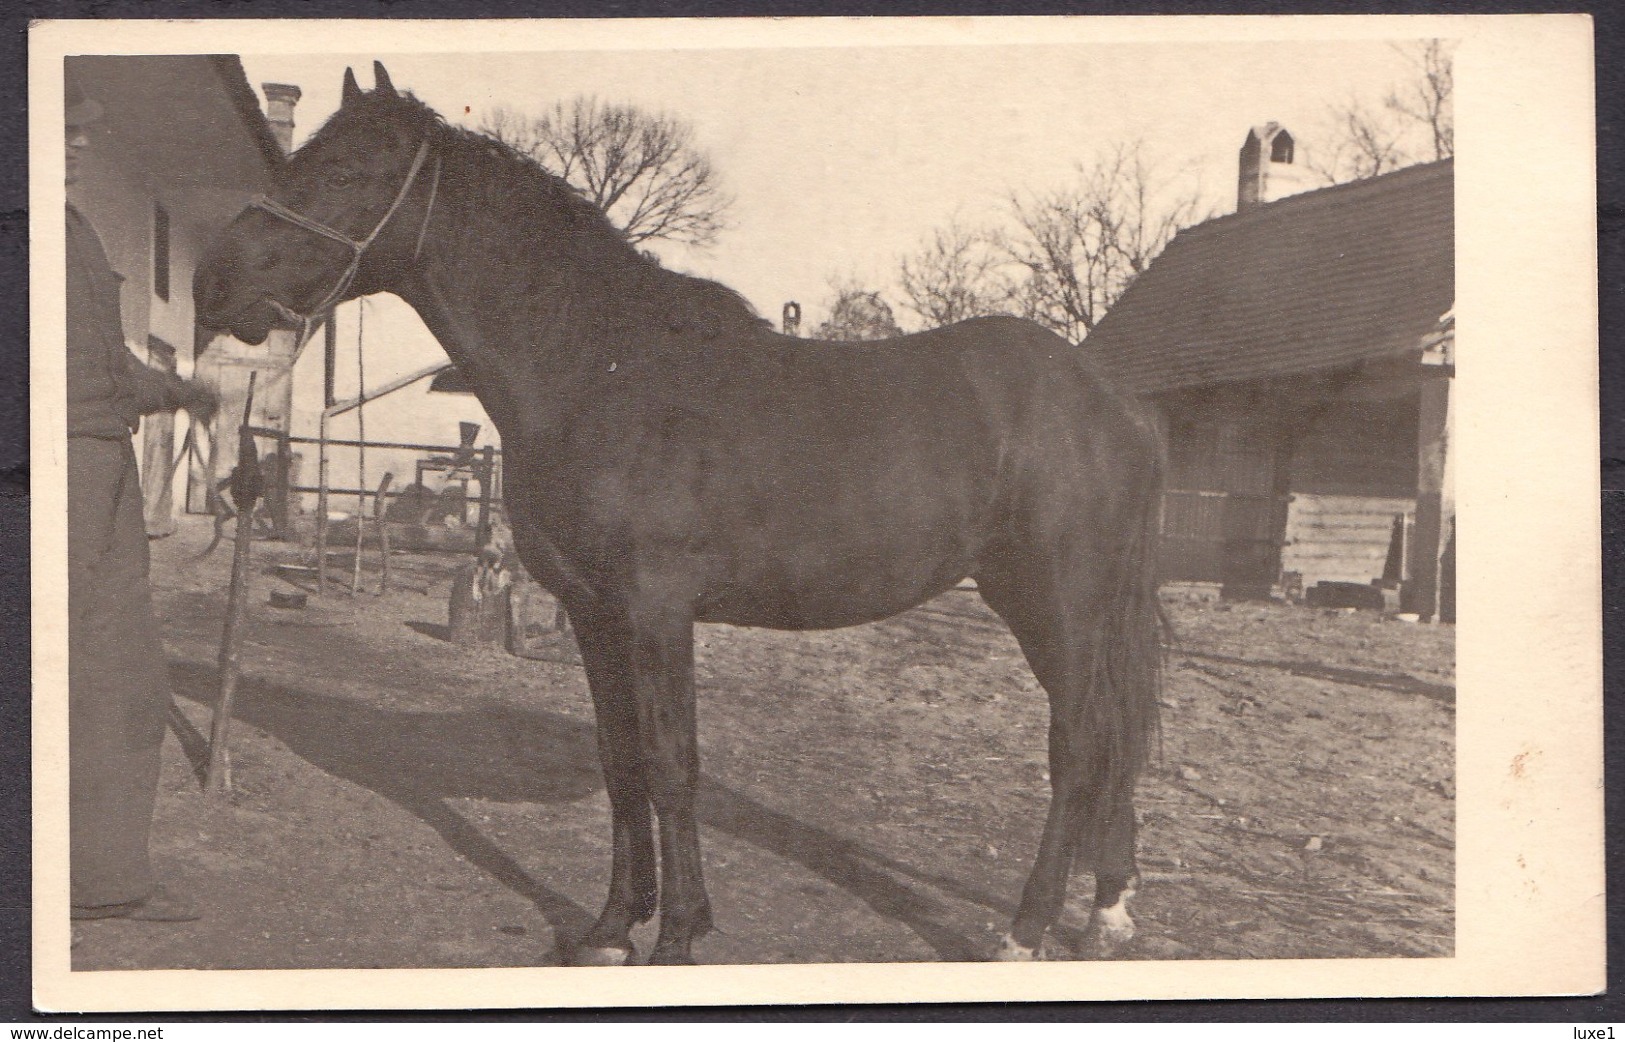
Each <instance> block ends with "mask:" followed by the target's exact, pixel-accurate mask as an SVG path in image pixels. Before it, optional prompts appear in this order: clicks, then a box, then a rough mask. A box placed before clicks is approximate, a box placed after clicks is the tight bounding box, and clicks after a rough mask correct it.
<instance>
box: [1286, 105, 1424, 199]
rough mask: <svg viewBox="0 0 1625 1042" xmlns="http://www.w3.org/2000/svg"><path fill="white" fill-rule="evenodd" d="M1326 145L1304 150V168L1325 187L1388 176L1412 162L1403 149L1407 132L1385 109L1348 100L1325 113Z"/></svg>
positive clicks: (1324, 136)
mask: <svg viewBox="0 0 1625 1042" xmlns="http://www.w3.org/2000/svg"><path fill="white" fill-rule="evenodd" d="M1327 124H1328V128H1327V130H1326V132H1325V134H1324V135H1323V137H1322V140H1323V141H1325V142H1326V144H1324V145H1322V146H1319V147H1315V148H1310V149H1306V150H1305V159H1304V165H1305V166H1307V167H1308V168H1309V170H1310V172H1311V173H1313V174H1314V175H1315V176H1317V177H1319V178H1320V179H1321V180H1323V181H1325V182H1326V183H1327V184H1333V185H1335V184H1342V183H1343V182H1345V181H1360V180H1364V179H1365V178H1368V177H1376V176H1378V175H1379V174H1386V173H1390V172H1392V171H1394V170H1398V169H1399V168H1400V167H1402V166H1411V165H1413V164H1414V163H1415V162H1416V160H1415V159H1414V158H1413V157H1412V155H1411V153H1410V152H1409V151H1408V150H1407V149H1406V147H1405V138H1406V137H1407V133H1408V129H1409V128H1407V127H1406V126H1405V125H1404V124H1403V123H1401V122H1400V121H1398V120H1395V119H1394V118H1393V117H1392V113H1391V112H1390V111H1389V110H1388V109H1387V108H1386V107H1384V108H1376V107H1374V106H1372V105H1369V104H1367V103H1366V102H1364V101H1362V100H1360V99H1359V98H1350V99H1349V100H1348V101H1346V102H1343V103H1342V104H1340V105H1336V106H1333V107H1332V109H1331V110H1330V111H1329V112H1328V119H1327Z"/></svg>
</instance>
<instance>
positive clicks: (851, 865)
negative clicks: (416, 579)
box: [171, 662, 1079, 961]
mask: <svg viewBox="0 0 1625 1042" xmlns="http://www.w3.org/2000/svg"><path fill="white" fill-rule="evenodd" d="M172 675H173V681H174V688H175V691H176V693H177V694H179V695H180V696H182V697H184V698H186V699H188V700H190V701H193V702H196V703H199V704H202V705H211V704H212V703H213V701H214V693H215V691H216V689H217V684H218V674H217V673H216V672H215V670H214V669H212V668H209V667H205V666H203V665H201V664H198V663H188V662H176V663H174V664H173V665H172ZM235 716H236V719H237V720H238V721H241V722H242V723H244V724H247V725H250V726H253V727H256V728H259V729H260V730H262V731H265V732H267V733H268V734H270V735H271V736H273V737H274V738H276V739H277V740H278V741H279V742H281V743H282V744H283V745H285V746H287V748H288V749H289V750H291V751H292V752H293V753H294V754H295V755H297V756H299V757H301V758H302V759H304V760H306V761H307V762H309V763H310V764H312V765H313V766H315V767H318V768H320V769H321V770H323V771H325V772H327V773H328V774H330V775H333V776H335V777H338V778H342V779H344V780H346V781H349V782H352V783H354V784H357V785H361V786H364V787H366V788H368V789H371V790H372V791H373V792H376V793H378V794H379V795H380V796H383V797H384V798H386V799H388V800H390V801H391V802H393V803H395V804H396V805H398V806H400V807H401V808H403V809H404V810H406V811H408V812H409V813H411V814H413V815H414V816H416V817H417V818H419V819H420V820H422V821H423V822H424V823H426V824H427V825H429V826H430V827H431V828H433V829H434V830H435V831H436V832H437V833H439V835H440V836H441V838H442V839H443V840H444V841H445V842H446V844H447V845H448V846H449V847H450V848H451V849H452V850H454V851H455V852H456V853H458V854H460V855H462V856H463V857H464V858H466V859H467V860H468V861H469V862H470V863H472V864H474V865H476V866H478V867H479V868H480V869H481V870H483V871H485V872H486V873H488V874H489V875H490V876H491V877H492V878H493V879H495V880H497V881H498V882H500V883H501V884H502V885H503V886H505V887H507V888H508V889H509V890H511V891H513V892H514V893H516V894H518V895H520V896H521V897H524V898H525V899H527V900H529V901H531V902H533V903H534V904H535V905H536V907H537V909H538V910H539V911H540V912H541V913H542V915H543V916H544V917H545V918H546V919H547V920H548V922H549V923H550V924H551V925H552V927H553V929H554V933H555V936H556V937H558V938H559V939H560V940H559V944H560V945H561V946H563V947H565V948H566V950H567V948H568V945H569V944H570V943H571V942H572V941H573V940H574V939H575V938H578V937H580V936H581V935H582V934H583V933H585V931H586V930H587V928H588V927H589V926H590V925H591V922H592V919H593V915H592V914H591V913H590V912H589V911H588V910H587V909H585V908H582V907H581V906H580V905H578V904H576V903H575V902H574V901H571V900H570V899H569V898H567V897H565V896H564V895H563V894H560V893H558V892H557V891H555V890H552V889H550V888H549V887H548V886H546V885H545V884H544V883H543V882H541V881H540V880H537V879H535V878H534V877H533V876H531V875H530V874H529V873H528V872H526V871H525V869H524V868H523V867H522V866H520V865H519V864H518V863H516V862H515V861H514V860H513V859H512V858H511V857H509V856H508V855H507V854H506V853H504V852H503V851H502V850H501V849H500V848H498V847H497V846H496V845H495V844H493V843H492V842H490V841H489V840H488V839H487V838H486V837H485V836H484V835H483V834H482V833H481V832H480V830H479V829H478V828H477V827H475V826H474V825H472V824H470V823H469V822H468V821H467V820H466V819H465V818H463V816H462V815H461V814H459V813H458V812H457V811H456V809H454V808H453V807H452V806H451V805H450V804H449V803H448V802H447V801H448V800H452V799H479V800H486V801H492V802H507V803H568V802H574V801H577V800H580V799H583V798H585V797H587V796H590V795H592V794H593V793H595V792H597V791H598V790H599V789H601V788H602V785H603V782H602V776H601V774H600V771H599V767H598V756H597V746H596V738H595V735H594V731H593V728H592V726H591V724H590V723H588V722H586V721H583V720H577V719H572V718H570V717H567V716H563V715H560V714H557V713H551V712H546V711H534V710H519V709H510V708H506V707H501V706H490V705H487V706H481V707H479V708H475V709H470V710H459V711H455V712H418V711H403V710H389V709H383V708H379V707H377V706H374V705H368V704H366V703H363V702H358V701H355V700H351V699H344V698H335V697H331V696H325V695H318V694H314V693H312V692H309V691H303V690H299V689H297V688H293V687H289V686H285V685H281V684H274V683H270V682H267V681H264V680H260V679H256V678H253V677H244V678H243V680H242V683H241V686H240V687H239V688H238V692H237V709H236V714H235ZM171 722H172V723H173V724H174V725H175V728H176V733H177V736H178V737H179V738H180V741H181V744H182V747H183V748H184V749H185V751H186V753H187V756H188V757H189V758H190V760H191V762H192V765H193V770H194V772H195V773H196V774H197V776H198V778H199V779H200V780H201V778H202V777H203V773H204V769H205V766H206V761H207V743H206V741H205V739H204V737H203V736H202V735H201V734H199V733H198V732H197V731H196V730H195V729H194V728H192V726H191V725H190V723H188V722H187V721H186V719H185V717H184V716H182V715H181V714H180V713H178V712H176V713H174V714H172V718H171ZM699 810H700V820H701V822H702V823H703V824H704V825H705V826H706V827H708V828H713V829H719V830H721V831H723V832H726V833H728V834H730V835H732V836H734V837H736V838H738V839H740V840H743V841H745V842H747V843H750V844H752V845H754V846H756V847H758V848H759V849H761V850H763V851H766V852H768V853H771V854H773V855H776V856H778V857H781V858H786V859H788V860H791V861H794V862H796V863H797V864H800V865H802V866H803V867H805V868H806V869H807V870H808V871H810V872H813V873H815V874H817V875H819V876H821V877H823V878H824V879H825V880H827V881H828V882H830V883H832V884H833V885H835V886H838V887H840V888H841V889H843V890H845V891H847V892H848V893H850V894H852V895H853V896H854V897H856V898H857V899H859V900H861V901H863V902H864V903H865V904H867V905H868V906H869V907H870V908H872V909H873V910H874V911H875V912H876V913H877V914H878V915H881V916H884V917H885V918H887V919H891V920H893V921H896V922H898V923H901V924H903V925H904V926H906V927H907V928H908V929H910V930H912V931H913V932H914V933H916V934H917V935H918V936H919V937H920V938H921V939H922V940H924V941H925V942H926V943H927V944H928V945H930V947H931V948H932V949H933V950H934V951H935V952H936V954H937V956H938V957H939V958H941V959H943V960H947V961H971V960H976V959H980V958H983V957H985V956H986V954H987V953H986V952H983V951H982V950H981V946H980V945H979V944H978V943H976V942H975V941H974V940H973V939H971V938H968V937H966V936H964V935H963V934H962V933H960V932H959V931H958V930H956V929H955V928H954V927H952V926H950V925H949V924H948V920H949V913H948V909H946V908H945V907H944V906H943V905H942V904H941V903H940V902H939V901H937V900H935V899H933V898H932V897H931V896H929V895H927V894H925V893H922V892H921V891H920V890H919V889H917V888H915V887H913V886H910V885H909V884H908V883H906V882H904V881H903V880H904V879H906V880H912V881H915V882H918V883H923V884H927V885H929V886H931V887H934V888H936V889H938V890H939V891H941V892H942V893H945V894H948V895H950V896H952V897H954V898H957V899H959V900H963V901H968V902H971V903H975V904H978V905H982V906H984V907H986V908H988V909H991V910H993V911H995V912H998V913H1000V914H1003V915H1006V916H1008V915H1009V914H1010V913H1011V912H1012V911H1013V908H1012V906H1011V905H1010V904H1009V903H1007V902H1005V901H1003V900H1000V899H998V898H996V897H994V896H992V895H989V894H987V893H984V892H981V891H979V890H977V889H975V888H972V887H968V886H966V885H965V884H963V883H962V882H960V881H958V880H955V879H951V878H947V877H944V876H940V875H935V874H932V873H929V872H925V871H922V870H919V869H916V868H913V867H911V866H908V865H904V864H902V863H899V862H897V861H895V860H893V859H890V858H887V857H884V856H883V855H880V854H878V853H876V852H875V851H873V850H870V849H868V848H867V847H865V846H863V845H862V844H859V843H856V842H854V841H852V840H849V839H845V838H842V837H840V836H837V835H835V834H832V833H830V832H827V831H825V830H823V829H820V828H816V827H814V826H811V825H808V824H806V823H805V822H802V821H799V820H797V819H796V818H794V817H791V816H790V815H788V814H785V813H783V812H782V811H778V810H774V809H772V808H770V807H766V806H764V805H762V804H761V803H759V802H757V801H756V800H753V799H751V798H750V797H748V796H745V795H743V794H741V793H739V792H737V791H735V790H733V789H731V788H729V787H728V786H726V785H723V784H721V783H719V782H717V781H716V780H715V779H712V778H703V779H702V781H701V787H700V794H699ZM603 871H604V877H605V879H606V880H607V878H608V874H609V865H608V863H607V862H606V863H605V865H604V866H603ZM898 877H902V878H901V879H899V878H898ZM1058 940H1060V941H1062V943H1065V944H1069V945H1072V946H1076V944H1077V943H1078V941H1079V938H1078V937H1077V936H1075V935H1074V933H1073V932H1072V931H1064V930H1063V931H1060V936H1059V937H1058Z"/></svg>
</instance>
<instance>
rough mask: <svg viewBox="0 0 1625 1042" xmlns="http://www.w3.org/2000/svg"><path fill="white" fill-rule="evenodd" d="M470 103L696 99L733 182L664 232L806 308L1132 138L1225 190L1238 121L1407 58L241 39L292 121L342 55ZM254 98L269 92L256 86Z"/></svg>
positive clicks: (699, 269)
mask: <svg viewBox="0 0 1625 1042" xmlns="http://www.w3.org/2000/svg"><path fill="white" fill-rule="evenodd" d="M375 57H379V58H382V59H383V60H384V61H385V64H386V65H387V66H388V68H389V71H390V74H391V77H392V78H393V80H394V82H395V84H396V86H397V87H400V88H402V89H409V90H411V91H413V92H414V93H416V94H417V95H418V96H419V97H420V98H422V99H423V100H424V101H426V102H427V103H428V104H429V105H431V106H433V107H434V108H435V109H436V110H438V111H439V112H440V113H441V114H442V115H445V116H446V117H447V118H449V119H451V120H453V121H454V122H462V123H466V124H470V125H472V124H476V123H478V121H479V118H480V116H481V115H482V114H483V113H485V112H487V111H489V110H490V109H491V108H492V107H493V106H495V105H499V104H506V105H510V106H513V107H516V108H519V109H521V110H529V111H536V112H539V111H540V110H541V109H543V108H544V107H546V106H548V105H550V104H551V103H553V102H554V101H557V100H560V99H566V98H569V97H572V96H574V95H576V94H596V95H598V96H599V97H601V98H604V99H607V100H615V101H627V102H631V103H633V104H636V105H638V106H640V107H644V108H647V109H651V110H664V111H667V112H671V113H673V114H675V115H678V116H681V117H683V118H684V119H687V120H689V121H690V122H691V123H692V124H693V125H694V128H695V131H696V137H697V140H698V142H699V143H700V144H701V145H702V146H704V147H705V148H706V149H708V150H709V152H710V154H711V156H712V158H713V160H714V162H715V165H716V167H717V169H718V170H719V172H720V173H721V175H722V177H723V179H724V182H725V185H726V188H727V190H728V192H729V193H730V194H732V195H733V196H734V197H735V199H736V202H735V204H734V207H733V209H732V211H731V222H732V226H731V227H730V228H729V230H727V231H726V232H725V233H724V234H723V235H722V237H721V238H720V240H719V242H718V244H717V245H716V246H715V247H714V248H713V249H712V250H711V251H709V252H707V253H696V252H694V251H689V250H683V249H675V248H672V247H670V246H665V245H662V246H660V248H659V252H660V253H661V255H662V257H663V258H664V259H665V260H666V261H667V263H668V264H669V265H671V266H673V267H678V268H681V269H684V270H688V271H692V272H695V273H697V274H702V275H707V276H709V277H712V278H716V279H719V280H721V281H723V282H725V283H727V284H728V285H731V286H733V287H734V288H735V289H737V290H739V291H740V292H742V293H743V294H744V295H745V296H746V297H747V298H748V299H749V300H750V301H751V302H752V303H754V304H755V305H756V307H757V308H758V309H759V310H760V311H761V312H762V314H763V315H766V316H768V317H771V318H775V319H776V318H777V316H778V314H779V308H780V305H781V304H782V303H783V302H784V301H785V300H790V299H797V300H801V301H802V302H803V303H804V304H805V305H806V306H807V308H808V317H809V319H811V318H813V317H814V315H813V311H814V310H815V309H816V307H817V304H818V303H819V301H821V300H822V299H823V297H824V296H825V295H826V288H827V282H828V279H829V277H830V276H831V275H838V274H855V275H857V276H859V277H860V278H863V279H865V280H866V281H868V282H871V283H874V284H879V285H884V284H885V283H887V282H888V281H889V280H890V278H891V277H892V274H893V271H894V270H895V267H896V262H897V258H898V257H899V256H901V255H902V254H904V253H905V252H907V251H909V250H911V249H913V248H914V247H915V246H916V245H917V244H918V243H919V242H920V241H921V239H922V238H924V237H926V236H928V235H929V234H930V232H931V229H932V228H933V227H935V226H937V225H940V224H942V223H944V222H945V221H947V220H948V219H950V218H952V217H954V216H955V215H956V214H957V215H959V216H961V217H963V218H964V219H966V220H969V221H971V222H976V221H979V220H981V219H984V218H990V217H996V216H997V214H998V212H999V209H1000V207H1001V206H1002V204H1003V200H1004V199H1005V197H1006V196H1007V195H1008V193H1009V192H1010V191H1011V190H1012V189H1042V188H1046V187H1049V186H1053V185H1058V184H1060V183H1062V182H1064V181H1065V180H1066V179H1067V178H1068V175H1069V173H1070V171H1071V170H1072V169H1073V167H1074V165H1075V164H1076V163H1077V162H1078V161H1079V160H1080V159H1084V158H1086V157H1088V156H1089V155H1090V154H1091V153H1092V152H1094V151H1095V150H1096V149H1099V148H1101V147H1103V146H1107V145H1110V144H1112V143H1115V142H1121V141H1128V140H1133V139H1141V140H1143V141H1144V143H1145V146H1146V148H1147V150H1148V151H1149V152H1150V153H1151V154H1152V155H1153V156H1154V157H1156V158H1157V160H1158V162H1159V165H1160V167H1161V169H1162V171H1163V172H1164V173H1165V174H1166V175H1168V176H1170V177H1180V178H1184V177H1189V178H1191V179H1198V178H1199V179H1200V182H1201V184H1202V185H1203V188H1204V190H1205V191H1206V193H1207V194H1208V196H1209V198H1210V201H1211V202H1212V204H1213V205H1215V206H1218V207H1220V208H1221V212H1224V211H1228V210H1229V209H1230V207H1232V206H1233V205H1234V193H1235V176H1236V174H1235V164H1236V152H1237V150H1238V149H1239V148H1240V146H1241V143H1242V139H1243V137H1244V136H1245V134H1246V131H1247V128H1248V127H1249V126H1251V125H1253V124H1256V123H1262V122H1265V121H1267V120H1272V119H1273V120H1277V121H1279V122H1281V123H1283V124H1285V125H1286V126H1287V127H1288V128H1290V129H1291V130H1292V131H1293V132H1294V134H1295V135H1296V136H1297V137H1298V138H1299V139H1300V141H1302V142H1304V143H1305V144H1306V145H1309V146H1310V147H1312V146H1313V141H1312V134H1313V132H1314V131H1317V130H1319V129H1321V125H1322V124H1323V122H1324V117H1325V110H1326V108H1327V106H1328V105H1329V104H1330V103H1332V102H1336V101H1340V100H1343V99H1346V98H1348V97H1350V96H1352V95H1363V96H1368V97H1379V96H1380V95H1381V94H1382V93H1383V92H1384V91H1385V90H1386V89H1387V88H1388V86H1389V85H1390V84H1392V83H1394V82H1396V81H1397V80H1399V79H1400V78H1402V77H1403V75H1404V73H1405V64H1404V60H1403V59H1402V58H1401V57H1400V56H1399V55H1398V54H1396V53H1395V51H1394V49H1393V48H1392V47H1391V46H1390V45H1389V44H1387V43H1385V42H1381V41H1346V42H1333V43H1315V42H1305V41H1294V42H1290V43H1284V44H1256V43H1204V44H1200V45H1196V44H1183V45H1150V44H1122V43H1115V44H1110V45H1102V44H1095V45H1057V46H1043V47H1033V46H1030V45H1022V46H1007V45H1000V46H970V47H953V46H949V47H944V46H936V47H931V48H916V47H868V48H854V47H843V48H810V49H800V50H783V49H780V50H738V49H730V50H716V51H694V50H686V51H667V52H662V51H651V50H637V51H623V52H582V51H573V52H554V53H529V54H483V55H478V56H471V55H467V54H456V55H425V54H401V55H393V56H392V55H388V54H384V55H377V54H367V53H361V54H353V55H320V56H294V55H252V54H245V55H244V56H243V63H244V66H245V68H246V70H247V72H248V77H249V81H250V82H251V83H253V84H255V85H256V87H257V86H258V85H259V84H261V83H263V82H268V81H270V82H283V83H293V84H296V85H297V86H299V87H300V88H301V89H302V90H303V92H304V96H303V98H302V99H301V100H300V102H299V105H298V109H297V112H296V118H297V127H296V130H295V142H296V144H297V143H298V142H299V141H302V140H303V139H304V137H305V136H306V135H307V134H309V133H310V132H311V131H312V130H314V129H315V128H316V127H317V126H319V125H320V124H321V122H322V121H323V120H325V119H326V118H327V117H328V116H329V115H331V114H332V112H333V111H334V110H335V108H336V107H337V105H338V100H339V87H340V83H341V80H342V77H343V74H344V69H345V67H346V66H354V67H355V69H356V74H357V77H358V78H359V79H360V81H361V84H362V86H363V87H364V88H370V87H371V86H372V59H373V58H375ZM262 100H263V99H262Z"/></svg>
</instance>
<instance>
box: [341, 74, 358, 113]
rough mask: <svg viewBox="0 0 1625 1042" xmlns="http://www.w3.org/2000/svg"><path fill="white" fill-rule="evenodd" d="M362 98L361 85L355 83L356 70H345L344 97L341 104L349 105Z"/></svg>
mask: <svg viewBox="0 0 1625 1042" xmlns="http://www.w3.org/2000/svg"><path fill="white" fill-rule="evenodd" d="M360 97H361V84H359V83H357V82H356V81H355V70H354V69H345V70H344V95H343V100H342V101H341V102H340V103H339V104H341V105H348V104H349V103H350V102H352V101H355V100H357V99H358V98H360Z"/></svg>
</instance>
